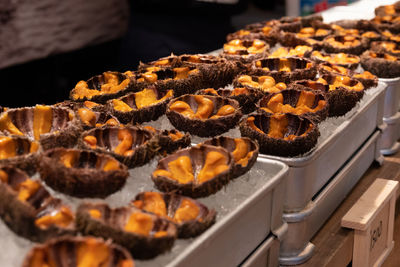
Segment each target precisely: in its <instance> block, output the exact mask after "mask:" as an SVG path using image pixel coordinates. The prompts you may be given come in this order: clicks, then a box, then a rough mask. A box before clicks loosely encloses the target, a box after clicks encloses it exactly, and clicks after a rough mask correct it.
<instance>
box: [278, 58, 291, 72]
mask: <svg viewBox="0 0 400 267" xmlns="http://www.w3.org/2000/svg"><path fill="white" fill-rule="evenodd" d="M278 70H279V71H285V72H291V71H292V64H291V63H290V61H289V60H288V59H286V58H281V59H279V67H278Z"/></svg>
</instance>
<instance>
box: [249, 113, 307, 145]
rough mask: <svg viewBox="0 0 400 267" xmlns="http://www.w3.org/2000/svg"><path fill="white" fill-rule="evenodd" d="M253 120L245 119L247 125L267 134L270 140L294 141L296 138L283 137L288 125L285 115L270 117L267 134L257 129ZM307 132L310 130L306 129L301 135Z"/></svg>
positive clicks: (252, 118)
mask: <svg viewBox="0 0 400 267" xmlns="http://www.w3.org/2000/svg"><path fill="white" fill-rule="evenodd" d="M254 120H255V118H254V117H249V118H247V125H248V126H249V127H250V128H252V129H253V130H255V131H257V132H259V133H262V134H267V136H269V137H271V138H277V139H283V140H294V139H295V138H296V137H297V136H296V135H292V134H291V135H287V136H285V134H286V132H287V126H288V124H289V122H288V119H287V117H286V116H285V114H274V115H272V116H271V117H270V120H269V131H268V133H265V132H264V131H263V130H261V129H260V128H258V127H257V126H256V125H255V123H254ZM309 130H310V128H309V129H307V131H306V132H305V133H304V134H302V135H305V134H306V133H307V132H308V131H309Z"/></svg>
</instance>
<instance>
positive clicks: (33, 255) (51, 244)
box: [22, 235, 134, 267]
mask: <svg viewBox="0 0 400 267" xmlns="http://www.w3.org/2000/svg"><path fill="white" fill-rule="evenodd" d="M87 242H89V243H90V244H94V243H96V244H97V243H98V244H101V245H103V244H105V245H106V246H107V247H108V249H109V252H110V256H109V257H108V261H109V262H108V263H107V262H105V263H103V264H105V265H104V266H107V267H119V266H122V265H121V262H124V263H125V264H126V265H124V266H127V267H133V266H134V262H133V259H132V256H131V255H130V253H129V252H128V251H127V250H126V249H125V248H123V247H121V246H119V245H116V244H113V243H111V241H110V240H108V241H105V240H104V239H101V238H94V237H89V236H79V237H78V236H76V237H73V236H68V235H67V236H62V237H58V238H54V239H51V240H49V241H47V242H46V243H44V244H37V245H35V246H34V247H33V248H32V249H31V250H30V251H29V252H28V253H27V255H26V256H25V259H24V262H23V264H22V267H31V266H33V265H32V262H34V261H35V259H36V260H37V258H38V256H37V254H38V253H39V255H43V254H44V255H43V257H44V258H45V259H47V258H52V259H55V260H56V262H57V267H58V266H63V267H76V266H78V265H77V258H78V255H77V249H78V247H79V246H80V245H82V244H84V243H87ZM39 257H40V256H39ZM128 262H129V263H130V264H129V265H128ZM47 263H48V262H47ZM46 265H47V264H46Z"/></svg>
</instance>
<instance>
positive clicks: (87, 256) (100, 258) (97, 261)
mask: <svg viewBox="0 0 400 267" xmlns="http://www.w3.org/2000/svg"><path fill="white" fill-rule="evenodd" d="M76 250H77V252H76V266H77V267H89V266H90V267H91V266H93V267H101V266H103V265H104V263H107V262H109V261H110V256H111V255H110V248H109V247H108V245H107V244H106V243H103V242H99V241H97V240H96V239H94V238H91V237H90V238H87V239H86V240H85V241H84V242H82V243H80V244H79V245H78V247H77V248H76Z"/></svg>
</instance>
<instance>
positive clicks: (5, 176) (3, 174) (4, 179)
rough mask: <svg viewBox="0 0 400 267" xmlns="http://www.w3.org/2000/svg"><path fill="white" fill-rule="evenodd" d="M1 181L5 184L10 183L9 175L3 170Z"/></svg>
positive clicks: (0, 174) (1, 171)
mask: <svg viewBox="0 0 400 267" xmlns="http://www.w3.org/2000/svg"><path fill="white" fill-rule="evenodd" d="M0 181H1V182H3V183H8V173H6V172H5V171H3V170H0Z"/></svg>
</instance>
